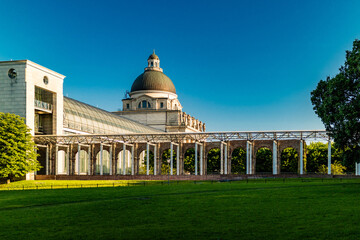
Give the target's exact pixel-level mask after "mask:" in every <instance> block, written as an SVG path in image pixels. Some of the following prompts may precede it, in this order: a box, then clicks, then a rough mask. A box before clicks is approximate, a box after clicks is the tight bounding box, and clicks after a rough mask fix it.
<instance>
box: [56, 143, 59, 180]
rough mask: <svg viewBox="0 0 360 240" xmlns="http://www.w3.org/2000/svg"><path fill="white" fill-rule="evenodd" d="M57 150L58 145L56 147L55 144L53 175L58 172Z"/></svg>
mask: <svg viewBox="0 0 360 240" xmlns="http://www.w3.org/2000/svg"><path fill="white" fill-rule="evenodd" d="M58 152H59V147H58V145H56V147H55V175H57V174H58V160H59V156H58V154H59V153H58Z"/></svg>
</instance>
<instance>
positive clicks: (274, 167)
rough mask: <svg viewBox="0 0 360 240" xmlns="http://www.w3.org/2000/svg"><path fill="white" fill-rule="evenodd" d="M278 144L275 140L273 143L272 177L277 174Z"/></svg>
mask: <svg viewBox="0 0 360 240" xmlns="http://www.w3.org/2000/svg"><path fill="white" fill-rule="evenodd" d="M277 153H278V143H277V141H276V140H274V141H273V167H272V170H273V175H277V174H279V173H278V154H277Z"/></svg>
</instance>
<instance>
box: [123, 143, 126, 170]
mask: <svg viewBox="0 0 360 240" xmlns="http://www.w3.org/2000/svg"><path fill="white" fill-rule="evenodd" d="M125 159H126V144H125V143H123V157H122V175H126V166H125Z"/></svg>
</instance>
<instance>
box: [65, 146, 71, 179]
mask: <svg viewBox="0 0 360 240" xmlns="http://www.w3.org/2000/svg"><path fill="white" fill-rule="evenodd" d="M66 165H67V166H66V174H67V175H70V151H69V146H68V147H67V148H66Z"/></svg>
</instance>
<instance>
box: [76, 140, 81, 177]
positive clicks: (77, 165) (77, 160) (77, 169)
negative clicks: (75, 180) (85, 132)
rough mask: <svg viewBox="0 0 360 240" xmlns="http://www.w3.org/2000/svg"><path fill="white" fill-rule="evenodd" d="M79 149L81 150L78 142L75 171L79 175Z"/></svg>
mask: <svg viewBox="0 0 360 240" xmlns="http://www.w3.org/2000/svg"><path fill="white" fill-rule="evenodd" d="M80 151H81V147H80V144H78V152H77V153H78V154H77V158H76V171H77V175H80Z"/></svg>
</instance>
